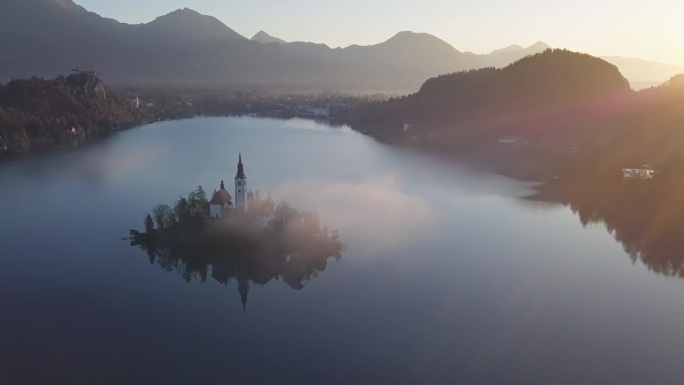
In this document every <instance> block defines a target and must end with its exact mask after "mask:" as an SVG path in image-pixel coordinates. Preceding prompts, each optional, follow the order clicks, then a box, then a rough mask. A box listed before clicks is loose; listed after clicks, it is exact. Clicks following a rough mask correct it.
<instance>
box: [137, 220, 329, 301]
mask: <svg viewBox="0 0 684 385" xmlns="http://www.w3.org/2000/svg"><path fill="white" fill-rule="evenodd" d="M246 219H250V218H249V217H248V216H238V215H235V216H232V217H231V218H228V219H226V218H223V219H219V220H216V221H214V222H212V224H211V225H210V226H207V227H205V228H204V229H203V230H201V231H196V232H190V233H178V232H169V231H165V232H160V231H159V230H155V231H151V232H146V233H140V232H138V231H135V230H132V231H131V235H132V236H131V238H130V241H131V246H137V247H139V248H140V249H141V250H143V251H145V252H146V254H147V257H148V258H149V261H150V263H151V264H156V265H157V266H159V267H160V268H162V269H163V270H166V271H176V272H178V273H179V275H180V276H181V277H182V278H183V279H184V280H185V281H186V282H190V281H192V280H196V279H197V280H200V281H202V282H205V281H206V280H207V278H208V277H209V276H211V278H212V279H214V280H216V281H217V282H219V283H221V284H226V285H227V284H228V283H230V282H233V281H235V282H236V283H237V288H238V291H239V293H240V296H241V298H242V306H243V309H244V310H246V307H247V297H248V293H249V289H250V286H252V285H260V286H263V285H266V284H267V283H269V282H272V281H278V280H282V282H283V283H285V284H286V285H288V286H289V287H291V288H292V289H295V290H300V289H302V288H304V287H305V286H306V284H307V282H308V281H309V280H311V279H312V278H314V277H317V276H318V274H319V273H321V272H323V271H325V269H326V267H327V264H328V260H329V259H330V258H334V259H335V260H339V259H340V258H341V257H342V243H341V242H340V241H339V239H338V236H337V233H336V232H331V233H329V232H328V230H327V229H326V228H325V227H322V228H321V227H319V226H318V224H317V223H316V224H315V225H314V226H311V223H307V220H306V217H302V218H299V219H296V220H294V221H292V222H291V223H288V224H286V225H283V226H280V227H277V228H275V229H273V228H271V229H267V228H259V227H257V226H254V225H253V224H252V223H253V222H251V221H246ZM317 221H318V220H317V218H316V222H317Z"/></svg>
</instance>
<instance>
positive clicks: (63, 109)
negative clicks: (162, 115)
mask: <svg viewBox="0 0 684 385" xmlns="http://www.w3.org/2000/svg"><path fill="white" fill-rule="evenodd" d="M153 114H154V112H153V111H149V110H147V109H138V108H136V107H135V106H132V105H130V104H129V103H127V102H126V101H125V100H122V99H120V98H119V97H117V96H116V95H115V94H113V93H112V92H111V91H109V89H108V88H107V87H106V86H105V84H104V82H103V81H102V79H100V78H99V77H98V76H97V74H96V73H94V72H89V71H83V72H75V73H73V74H71V75H69V76H68V77H64V76H60V77H58V78H57V79H53V80H44V79H41V78H35V77H34V78H31V79H24V80H13V81H11V82H9V83H8V84H6V85H0V137H3V138H4V140H5V142H6V145H7V148H8V151H10V152H25V151H30V150H34V149H38V148H41V147H45V146H51V145H55V144H59V143H61V142H64V141H66V140H70V139H83V138H86V137H92V136H97V135H102V134H106V133H108V132H111V131H114V130H117V129H120V128H125V127H130V126H134V125H137V124H140V123H142V122H144V121H145V120H147V119H150V118H151V117H152V116H153Z"/></svg>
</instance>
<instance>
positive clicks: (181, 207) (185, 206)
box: [173, 197, 192, 226]
mask: <svg viewBox="0 0 684 385" xmlns="http://www.w3.org/2000/svg"><path fill="white" fill-rule="evenodd" d="M173 212H174V213H175V214H176V220H177V221H178V223H180V224H181V225H183V226H187V225H189V224H190V221H191V219H192V212H191V211H190V204H189V203H188V200H187V199H185V198H182V197H181V198H180V199H179V200H178V202H176V206H175V207H174V209H173Z"/></svg>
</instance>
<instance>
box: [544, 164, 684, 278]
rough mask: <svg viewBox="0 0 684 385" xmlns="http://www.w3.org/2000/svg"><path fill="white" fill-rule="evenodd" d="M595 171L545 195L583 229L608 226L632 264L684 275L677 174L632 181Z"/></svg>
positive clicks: (683, 206)
mask: <svg viewBox="0 0 684 385" xmlns="http://www.w3.org/2000/svg"><path fill="white" fill-rule="evenodd" d="M596 170H598V171H596V172H594V173H593V174H587V175H584V176H583V177H582V178H578V179H576V180H573V181H572V184H570V183H568V182H565V183H559V184H558V185H556V186H551V188H549V189H548V190H549V191H547V192H545V193H543V194H542V196H544V195H546V198H547V199H548V198H550V199H552V200H558V201H559V202H561V203H562V204H564V205H567V206H569V207H570V208H571V209H572V211H573V213H575V214H577V215H578V216H579V219H580V221H581V222H582V225H584V226H587V225H589V224H591V223H601V224H604V225H605V227H606V229H607V230H608V232H609V233H610V234H612V235H613V236H614V238H615V239H616V240H617V241H618V242H620V243H621V244H622V246H623V248H624V250H625V252H627V254H628V255H629V256H630V257H631V259H632V261H633V262H637V261H641V262H642V263H643V264H644V265H646V266H647V267H648V268H649V269H650V270H652V271H654V272H656V273H659V274H664V275H668V276H678V277H684V236H682V230H684V199H683V197H684V195H683V193H684V187H683V186H682V185H681V183H679V182H678V181H677V177H676V175H665V176H659V177H658V178H655V179H649V180H629V179H623V178H621V177H620V176H619V175H618V173H617V172H606V170H608V171H610V168H607V167H604V168H602V167H600V166H597V167H596Z"/></svg>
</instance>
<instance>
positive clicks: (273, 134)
mask: <svg viewBox="0 0 684 385" xmlns="http://www.w3.org/2000/svg"><path fill="white" fill-rule="evenodd" d="M239 153H242V157H243V161H244V165H245V172H246V175H247V180H248V184H249V188H251V189H255V190H256V189H259V190H260V191H261V192H262V193H263V194H265V193H267V192H268V191H270V192H271V194H272V196H273V198H274V199H275V200H276V201H287V202H289V203H290V204H292V205H294V206H296V207H299V208H302V209H308V210H312V211H316V212H317V213H318V214H319V215H320V217H321V218H322V220H323V221H324V222H325V223H326V225H327V226H328V227H329V228H330V229H336V230H338V231H339V235H340V238H341V240H342V241H343V242H344V244H345V252H344V254H343V255H342V258H340V259H339V260H335V259H331V260H329V261H328V263H327V266H326V267H325V270H324V271H321V272H319V273H318V274H317V275H316V276H315V277H313V278H312V279H310V280H309V281H307V282H306V284H305V286H304V287H303V288H302V289H300V290H294V289H293V288H291V287H290V286H288V285H287V284H285V283H284V282H283V281H282V280H275V279H273V280H270V281H269V282H267V283H266V284H264V285H259V284H256V283H254V282H252V283H251V284H250V287H249V295H248V302H247V304H246V310H243V307H242V304H241V296H240V293H239V292H238V283H237V282H235V281H230V282H228V283H227V284H221V283H219V282H218V281H217V280H215V279H213V278H212V277H211V276H209V277H207V280H206V282H201V281H200V280H193V281H191V282H189V283H188V282H186V281H185V280H184V279H183V277H182V276H181V275H180V274H179V273H178V272H175V271H172V272H168V271H165V270H163V269H161V268H160V267H159V266H157V265H153V264H150V261H149V259H148V257H147V255H146V254H145V252H144V251H141V250H139V249H138V248H135V247H131V246H130V244H129V242H127V241H124V240H122V239H121V238H122V237H126V236H127V235H128V231H129V229H131V228H137V229H141V228H143V219H144V217H145V215H146V214H147V213H149V212H151V209H152V208H153V207H154V206H155V205H156V204H158V203H171V202H173V201H175V200H177V199H178V197H179V196H180V195H186V194H187V193H188V192H189V191H191V190H192V189H194V188H195V187H196V186H198V185H202V186H203V187H204V189H205V190H207V191H209V192H211V191H213V190H214V189H217V188H218V187H219V184H220V182H221V180H222V179H223V180H225V181H226V184H227V186H229V187H228V189H229V191H230V192H231V193H233V191H232V186H233V184H232V183H233V178H234V177H235V173H236V164H237V159H238V154H239ZM532 188H533V186H532V185H530V184H526V183H522V182H518V181H513V180H510V179H507V178H505V177H502V176H498V175H494V174H490V173H484V172H477V171H473V169H472V168H469V167H468V166H466V165H463V164H459V163H458V162H456V161H454V160H450V159H447V158H442V157H438V156H434V155H429V154H425V153H421V152H420V151H413V150H407V149H400V148H393V147H390V146H387V145H384V144H381V143H378V142H376V141H374V140H373V139H371V138H369V137H366V136H363V135H361V134H359V133H356V132H353V131H351V130H350V129H349V128H348V127H329V126H326V125H324V124H320V123H316V122H313V121H307V120H297V119H295V120H289V121H282V120H272V119H260V118H198V119H193V120H182V121H173V122H162V123H155V124H151V125H147V126H144V127H139V128H136V129H132V130H128V131H124V132H120V133H118V134H116V135H114V136H112V137H110V138H108V139H107V140H104V141H102V142H98V143H95V144H91V145H88V146H86V147H83V148H80V149H77V150H73V151H60V152H51V153H44V154H40V155H36V156H33V157H30V158H26V159H21V160H15V161H11V162H5V163H2V164H0V228H1V229H2V231H1V232H0V247H1V249H0V264H1V266H2V269H0V309H2V316H1V317H0V384H36V383H50V384H124V383H125V384H152V383H155V384H228V383H249V384H271V383H283V384H294V383H297V384H324V383H325V384H360V383H391V384H431V383H459V384H502V383H505V384H582V383H601V384H644V383H653V384H656V383H657V384H679V383H681V359H682V357H684V333H681V332H680V330H679V327H680V325H679V322H680V321H681V320H682V319H684V306H683V305H684V281H682V280H681V279H680V278H675V277H669V276H667V275H665V274H658V273H655V272H654V271H653V269H652V268H651V267H650V266H648V265H646V264H644V263H643V262H641V261H640V260H639V259H638V258H637V259H635V258H633V257H630V255H629V254H628V253H626V252H625V250H624V248H623V246H622V244H621V243H619V242H617V241H616V240H615V238H614V237H613V235H611V233H610V232H609V231H607V229H606V226H605V225H603V224H602V223H601V222H600V221H590V222H589V223H587V224H586V225H583V224H582V222H581V221H580V218H579V217H578V215H577V214H575V213H573V211H572V210H571V209H570V208H568V207H566V206H562V205H554V204H548V203H537V202H533V201H530V200H525V199H522V197H524V196H526V195H529V194H530V192H531V189H532Z"/></svg>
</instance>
